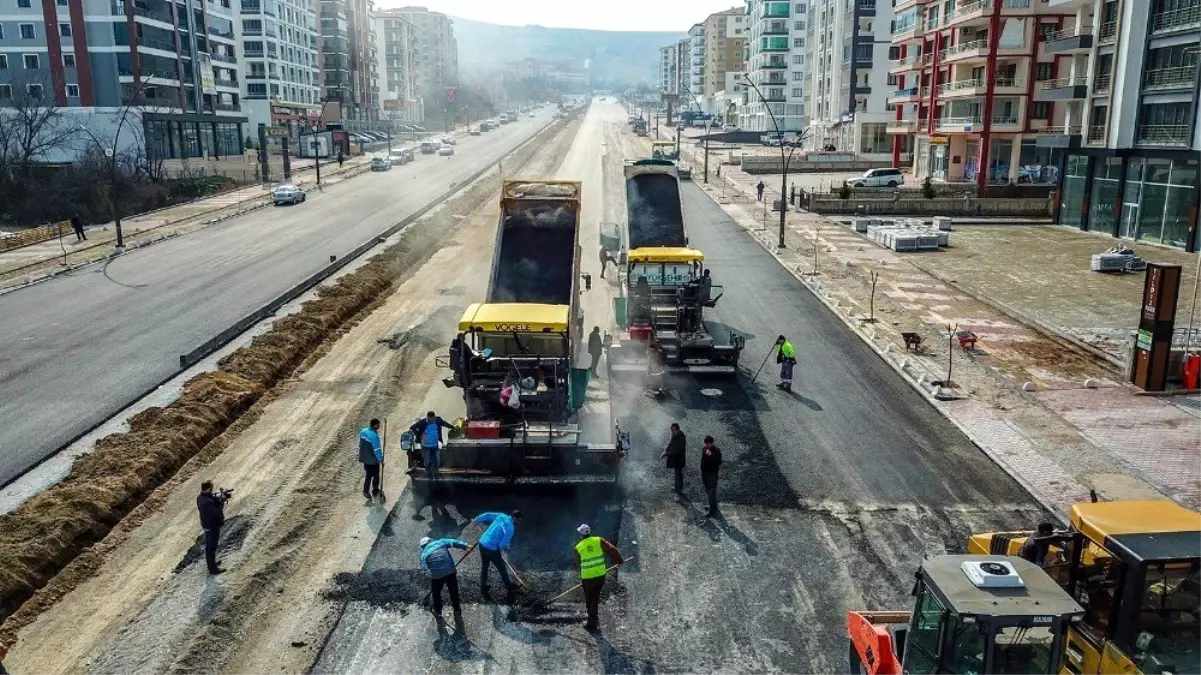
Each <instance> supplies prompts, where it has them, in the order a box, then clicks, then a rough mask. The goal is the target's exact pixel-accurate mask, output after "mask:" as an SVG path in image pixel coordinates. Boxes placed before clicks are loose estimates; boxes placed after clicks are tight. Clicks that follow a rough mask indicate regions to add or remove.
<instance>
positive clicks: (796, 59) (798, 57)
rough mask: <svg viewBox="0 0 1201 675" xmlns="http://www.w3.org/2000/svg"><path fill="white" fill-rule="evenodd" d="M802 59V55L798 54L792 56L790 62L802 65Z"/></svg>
mask: <svg viewBox="0 0 1201 675" xmlns="http://www.w3.org/2000/svg"><path fill="white" fill-rule="evenodd" d="M804 58H805V57H804V56H802V55H800V54H793V56H792V62H793V63H804V61H802V59H804Z"/></svg>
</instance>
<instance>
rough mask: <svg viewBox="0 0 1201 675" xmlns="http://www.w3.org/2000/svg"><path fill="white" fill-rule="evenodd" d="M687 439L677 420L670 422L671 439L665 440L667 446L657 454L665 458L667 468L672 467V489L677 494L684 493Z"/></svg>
mask: <svg viewBox="0 0 1201 675" xmlns="http://www.w3.org/2000/svg"><path fill="white" fill-rule="evenodd" d="M687 443H688V439H687V437H686V436H685V435H684V432H683V431H681V430H680V424H679V423H678V422H672V423H671V439H670V440H668V441H667V447H666V448H664V449H663V452H662V453H661V454H660V455H659V458H660V459H667V468H669V469H674V470H675V472H676V475H675V488H674V489H673V491H674V492H675V493H676V494H677V495H682V494H684V459H685V456H686V454H687Z"/></svg>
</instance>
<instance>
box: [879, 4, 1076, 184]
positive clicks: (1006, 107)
mask: <svg viewBox="0 0 1201 675" xmlns="http://www.w3.org/2000/svg"><path fill="white" fill-rule="evenodd" d="M893 12H894V18H893V22H892V23H893V26H892V33H893V38H892V43H893V47H894V49H893V60H892V61H891V62H890V64H889V69H888V78H889V82H890V83H895V84H892V86H894V87H895V89H894V90H893V92H892V94H891V96H890V97H889V99H888V100H889V103H891V104H892V105H893V107H894V119H893V121H892V122H890V124H889V128H888V132H889V134H890V135H891V136H893V157H894V161H895V162H897V163H898V164H899V163H900V162H901V154H902V151H903V148H904V147H906V144H907V143H909V141H905V140H904V138H905V137H906V136H912V137H913V140H912V141H911V142H912V147H913V149H914V151H913V157H912V166H913V168H914V172H915V173H916V175H917V177H918V178H919V179H923V178H925V177H930V178H932V179H934V180H940V181H971V182H975V183H976V184H977V186H978V187H979V189H983V188H984V186H985V185H987V184H989V183H1019V182H1033V183H1047V182H1049V181H1050V179H1051V178H1053V176H1054V173H1055V170H1054V168H1053V167H1054V166H1055V164H1056V163H1057V162H1058V161H1059V159H1060V156H1061V155H1062V153H1061V152H1060V151H1059V150H1058V149H1056V148H1053V147H1048V146H1047V145H1045V144H1043V145H1040V144H1039V143H1038V138H1039V136H1040V134H1042V133H1044V132H1046V131H1047V130H1048V129H1051V128H1054V127H1055V125H1056V124H1057V123H1058V122H1060V121H1061V120H1062V119H1063V115H1064V114H1065V113H1064V111H1065V108H1066V106H1065V105H1063V103H1061V102H1060V100H1061V99H1057V98H1056V97H1055V96H1047V95H1045V94H1044V93H1043V92H1044V91H1045V87H1044V83H1045V82H1046V81H1049V80H1056V79H1057V77H1058V75H1057V73H1058V72H1059V71H1058V70H1057V69H1062V68H1063V66H1062V64H1060V63H1059V61H1060V59H1059V58H1058V57H1057V55H1056V54H1055V53H1054V52H1051V51H1048V49H1047V44H1046V40H1045V39H1044V36H1046V35H1048V34H1050V33H1053V32H1055V31H1058V30H1060V28H1061V26H1062V25H1063V22H1064V21H1066V20H1067V19H1068V18H1069V16H1068V13H1067V12H1065V10H1063V9H1062V8H1061V7H1052V6H1051V3H1050V2H1048V0H945V1H944V0H898V2H897V4H896V6H895V7H894V8H893Z"/></svg>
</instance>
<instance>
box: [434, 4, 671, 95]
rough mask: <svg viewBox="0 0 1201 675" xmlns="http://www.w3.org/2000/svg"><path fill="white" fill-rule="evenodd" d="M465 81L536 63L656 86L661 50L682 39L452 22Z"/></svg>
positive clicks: (656, 34) (595, 79)
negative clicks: (563, 64) (570, 66)
mask: <svg viewBox="0 0 1201 675" xmlns="http://www.w3.org/2000/svg"><path fill="white" fill-rule="evenodd" d="M452 18H453V19H454V22H455V37H456V38H457V39H458V42H459V70H460V72H461V74H462V75H463V76H465V77H472V76H476V75H481V74H488V73H491V72H495V71H496V70H497V69H498V67H500V66H503V64H504V63H507V62H512V61H520V60H522V59H526V58H536V59H542V60H546V61H571V62H573V63H576V64H578V65H583V63H584V62H585V61H587V62H589V63H590V70H591V75H592V79H593V82H605V81H620V82H627V83H633V82H645V83H647V84H651V83H654V82H655V81H656V72H655V68H656V66H657V64H658V62H659V48H660V47H663V46H666V45H668V44H670V43H672V42H674V41H675V40H679V39H680V38H681V37H683V34H681V33H660V32H616V31H600V30H584V29H579V28H545V27H543V26H501V25H497V24H491V23H483V22H480V21H472V20H470V19H460V18H458V17H452Z"/></svg>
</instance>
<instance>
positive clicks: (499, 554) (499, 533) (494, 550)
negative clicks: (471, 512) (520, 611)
mask: <svg viewBox="0 0 1201 675" xmlns="http://www.w3.org/2000/svg"><path fill="white" fill-rule="evenodd" d="M471 522H473V523H475V525H476V527H479V528H484V527H487V529H485V530H484V533H483V534H481V535H480V539H479V542H478V543H479V548H480V594H481V595H483V596H484V600H491V599H492V592H491V591H489V590H488V568H489V567H491V566H495V567H496V571H497V573H499V574H500V580H501V582H503V583H504V585H505V590H506V591H508V594H509V597H510V598H512V596H513V594H514V593H516V592H517V585H516V584H514V583H513V581H512V580H511V579H509V564H508V563H507V562H505V555H504V552H505V550H506V549H508V548H509V544H511V543H513V532H514V531H515V530H516V529H517V523H520V522H521V511H514V512H512V513H509V514H505V513H497V512H495V511H489V512H488V513H481V514H480V515H478V516H476V517H475V520H473V521H471Z"/></svg>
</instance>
